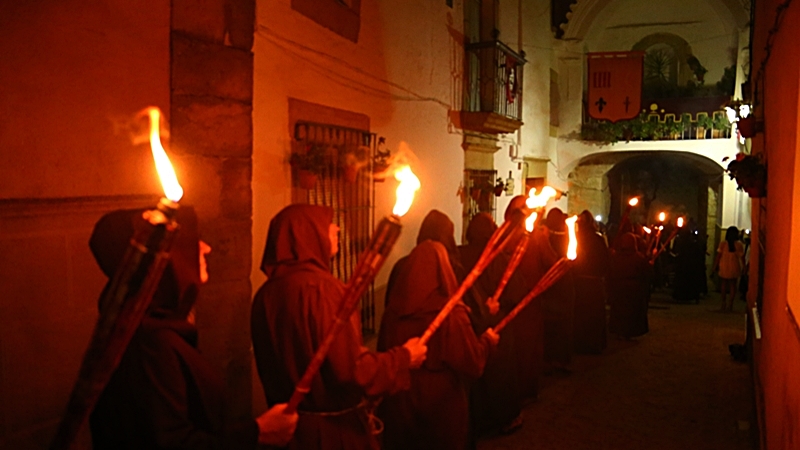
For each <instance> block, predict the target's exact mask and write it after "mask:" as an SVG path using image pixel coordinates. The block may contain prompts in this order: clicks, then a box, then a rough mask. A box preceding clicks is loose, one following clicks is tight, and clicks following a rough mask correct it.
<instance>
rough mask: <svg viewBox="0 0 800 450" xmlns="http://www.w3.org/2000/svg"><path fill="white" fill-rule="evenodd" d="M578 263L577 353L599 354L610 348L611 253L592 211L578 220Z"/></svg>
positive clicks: (576, 302)
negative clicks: (608, 294) (608, 282)
mask: <svg viewBox="0 0 800 450" xmlns="http://www.w3.org/2000/svg"><path fill="white" fill-rule="evenodd" d="M576 237H577V239H578V248H579V249H580V251H579V252H578V257H577V259H576V260H575V266H574V269H573V271H574V274H575V351H576V352H577V353H584V354H585V353H589V354H599V353H601V352H602V351H603V349H605V348H606V279H605V277H606V273H607V271H608V263H609V257H610V254H609V251H608V247H607V246H606V241H605V239H603V237H602V236H600V234H599V233H598V232H597V227H596V225H595V220H594V217H592V213H590V212H589V211H583V212H582V213H581V214H580V216H578V230H577V236H576Z"/></svg>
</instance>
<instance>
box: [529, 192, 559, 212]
mask: <svg viewBox="0 0 800 450" xmlns="http://www.w3.org/2000/svg"><path fill="white" fill-rule="evenodd" d="M555 196H556V190H555V189H553V188H551V187H550V186H545V187H543V188H542V191H541V192H539V193H538V194H537V193H536V188H532V189H531V190H530V191H528V199H527V200H525V205H526V206H527V207H528V208H530V209H535V208H544V207H545V206H547V201H548V200H550V199H551V198H553V197H555Z"/></svg>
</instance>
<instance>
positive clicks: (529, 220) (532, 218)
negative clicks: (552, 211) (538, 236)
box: [525, 212, 539, 233]
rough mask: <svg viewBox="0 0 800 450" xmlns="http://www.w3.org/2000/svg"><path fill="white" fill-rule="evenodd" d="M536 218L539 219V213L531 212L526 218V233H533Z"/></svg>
mask: <svg viewBox="0 0 800 450" xmlns="http://www.w3.org/2000/svg"><path fill="white" fill-rule="evenodd" d="M538 218H539V213H535V212H533V213H531V215H530V216H528V218H527V219H525V229H526V230H528V233H530V232H531V231H533V227H534V225H535V224H536V219H538Z"/></svg>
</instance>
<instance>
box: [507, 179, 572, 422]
mask: <svg viewBox="0 0 800 450" xmlns="http://www.w3.org/2000/svg"><path fill="white" fill-rule="evenodd" d="M526 199H527V197H525V196H524V195H519V196H516V197H514V198H512V199H511V201H510V202H509V204H508V207H507V208H506V211H505V214H504V218H505V220H506V222H508V221H515V222H516V226H517V227H519V229H520V230H522V229H524V227H525V221H524V218H525V217H527V216H528V215H529V214H530V213H531V211H530V210H529V209H528V208H527V206H526V204H525V201H526ZM520 239H528V240H529V241H528V247H527V249H526V251H525V254H524V255H523V256H522V260H521V262H520V264H519V267H518V268H517V270H516V271H515V272H514V274H513V275H512V276H511V279H510V280H509V282H508V285H507V286H506V288H505V290H504V291H503V295H502V296H501V298H500V306H501V310H502V312H501V315H502V316H505V314H506V313H508V311H510V310H511V309H513V308H514V306H516V305H517V304H518V303H519V302H520V301H521V300H522V299H523V298H524V297H525V296H526V295H527V294H528V293H529V292H530V291H531V290H532V289H533V288H534V287H535V286H536V284H537V283H538V282H539V280H540V279H541V278H542V276H544V274H545V272H547V270H548V269H549V268H550V267H551V266H552V265H553V264H555V263H556V261H557V260H558V255H557V254H556V253H555V252H554V251H553V248H552V247H551V245H550V241H549V239H550V236H549V230H548V229H547V227H545V226H542V225H541V224H539V225H537V226H536V227H535V228H534V231H533V233H530V234H528V235H526V234H525V233H524V232H521V233H520V234H519V237H518V238H517V240H516V241H514V242H511V243H510V244H509V245H508V247H506V249H505V251H504V252H503V253H501V254H500V256H498V260H499V261H501V262H500V263H499V264H502V267H503V270H504V269H505V267H506V266H507V265H508V261H509V260H511V257H512V254H513V253H514V249H515V248H516V246H517V244H518V243H519V240H520ZM501 258H502V259H501ZM501 273H502V272H501ZM544 301H545V295H542V296H541V297H540V298H539V299H537V300H534V301H532V302H531V303H530V304H529V305H528V306H527V307H526V308H525V309H523V310H522V311H521V312H520V313H519V315H518V316H517V317H516V318H515V319H514V321H513V322H511V324H509V328H510V332H511V333H512V334H513V335H514V352H515V353H516V358H515V359H516V363H517V374H518V378H519V393H520V397H521V398H524V399H531V398H536V397H537V396H538V393H539V380H540V378H541V376H542V374H543V373H544V370H545V330H546V327H545V325H544V322H545V313H544V303H543V302H544ZM521 420H522V417H521V416H520V417H519V418H518V420H517V421H516V423H514V424H513V426H520V425H521V424H522V421H521ZM511 430H513V427H512V428H509V429H507V430H506V431H511Z"/></svg>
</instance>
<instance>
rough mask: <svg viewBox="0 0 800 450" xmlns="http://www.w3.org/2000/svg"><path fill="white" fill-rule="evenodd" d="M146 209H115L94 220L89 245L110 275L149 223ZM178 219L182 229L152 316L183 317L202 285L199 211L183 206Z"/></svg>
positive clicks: (105, 272) (176, 237)
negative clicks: (134, 238)
mask: <svg viewBox="0 0 800 450" xmlns="http://www.w3.org/2000/svg"><path fill="white" fill-rule="evenodd" d="M144 211H145V210H144V209H127V210H117V211H113V212H110V213H108V214H106V215H104V216H103V217H101V218H100V220H99V221H98V222H97V223H96V224H95V227H94V230H93V231H92V236H91V238H90V239H89V248H90V249H91V251H92V254H93V255H94V258H95V260H96V261H97V264H98V265H99V266H100V269H101V270H102V271H103V273H104V274H105V275H106V276H107V277H108V278H109V279H111V278H112V277H113V276H114V274H115V273H116V271H117V269H118V268H119V266H120V264H122V260H123V257H124V256H125V253H126V252H127V251H128V248H129V247H130V245H131V244H130V242H131V239H132V238H133V236H134V234H135V233H136V232H137V231H140V230H141V229H142V228H143V227H147V226H149V225H148V224H147V223H146V222H145V220H144V219H142V214H143V213H144ZM175 220H176V222H177V223H178V225H179V229H178V231H177V232H176V233H177V234H176V235H175V241H174V242H173V244H172V249H171V251H170V256H169V263H168V264H167V267H166V268H165V269H164V273H163V275H162V277H161V281H160V283H159V285H158V288H157V289H156V292H155V294H153V302H152V304H151V306H150V310H149V311H150V315H151V316H158V317H165V318H179V319H183V318H185V317H186V314H188V313H189V310H190V309H191V308H192V306H193V305H194V302H195V301H196V300H197V293H198V287H199V285H200V251H199V241H200V238H199V236H198V231H197V215H196V214H195V211H194V209H193V208H192V207H191V206H181V208H180V209H179V210H178V215H177V216H176V218H175ZM107 288H108V285H106V289H107ZM104 293H105V291H104ZM101 298H102V296H101ZM99 306H100V309H101V310H102V309H103V307H104V305H99Z"/></svg>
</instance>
